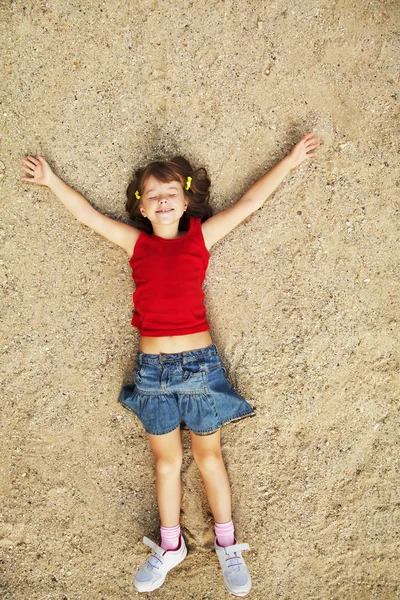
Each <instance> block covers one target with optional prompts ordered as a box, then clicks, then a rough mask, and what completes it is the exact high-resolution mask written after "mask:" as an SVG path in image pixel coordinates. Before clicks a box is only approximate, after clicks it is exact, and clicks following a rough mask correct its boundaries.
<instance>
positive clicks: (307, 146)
mask: <svg viewBox="0 0 400 600" xmlns="http://www.w3.org/2000/svg"><path fill="white" fill-rule="evenodd" d="M318 146H319V142H312V143H311V144H307V145H306V148H307V149H311V148H318Z"/></svg>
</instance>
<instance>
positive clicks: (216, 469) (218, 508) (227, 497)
mask: <svg viewBox="0 0 400 600" xmlns="http://www.w3.org/2000/svg"><path fill="white" fill-rule="evenodd" d="M190 436H191V439H192V452H193V458H194V460H195V462H196V465H197V466H198V468H199V471H200V473H201V476H202V478H203V481H204V487H205V490H206V495H207V500H208V503H209V505H210V508H211V512H212V514H213V517H214V521H215V522H216V523H227V522H229V521H231V519H232V513H231V489H230V485H229V479H228V473H227V471H226V468H225V464H224V460H223V458H222V451H221V432H220V431H216V432H215V433H212V434H210V435H196V434H195V433H193V432H192V431H191V432H190Z"/></svg>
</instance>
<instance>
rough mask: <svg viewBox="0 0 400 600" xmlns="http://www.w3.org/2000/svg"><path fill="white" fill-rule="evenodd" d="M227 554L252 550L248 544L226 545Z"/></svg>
mask: <svg viewBox="0 0 400 600" xmlns="http://www.w3.org/2000/svg"><path fill="white" fill-rule="evenodd" d="M224 550H225V552H226V554H233V553H234V552H242V551H243V550H250V546H249V545H248V544H234V545H233V546H226V547H225V548H224Z"/></svg>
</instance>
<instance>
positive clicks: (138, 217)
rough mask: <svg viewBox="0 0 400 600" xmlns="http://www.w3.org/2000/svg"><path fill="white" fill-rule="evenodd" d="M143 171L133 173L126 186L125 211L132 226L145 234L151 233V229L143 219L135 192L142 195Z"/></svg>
mask: <svg viewBox="0 0 400 600" xmlns="http://www.w3.org/2000/svg"><path fill="white" fill-rule="evenodd" d="M144 171H145V169H137V170H136V171H135V175H134V178H133V179H132V181H131V182H130V184H129V185H128V189H127V190H126V196H127V201H126V204H125V209H126V211H127V212H128V213H129V216H130V218H131V220H132V224H133V226H134V227H137V229H140V230H143V231H145V232H146V233H153V227H152V224H151V223H150V221H149V220H148V218H147V217H144V216H143V215H142V213H141V212H140V208H139V207H140V200H138V199H137V197H136V190H137V191H138V192H139V194H141V193H142V187H143V185H142V181H141V180H142V175H143V173H144Z"/></svg>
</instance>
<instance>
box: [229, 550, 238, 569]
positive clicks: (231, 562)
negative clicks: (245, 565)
mask: <svg viewBox="0 0 400 600" xmlns="http://www.w3.org/2000/svg"><path fill="white" fill-rule="evenodd" d="M226 560H227V561H228V562H229V563H230V564H229V565H228V567H232V571H240V565H241V562H240V560H239V557H238V556H236V552H235V556H231V558H227V559H226ZM234 561H235V562H234Z"/></svg>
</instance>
